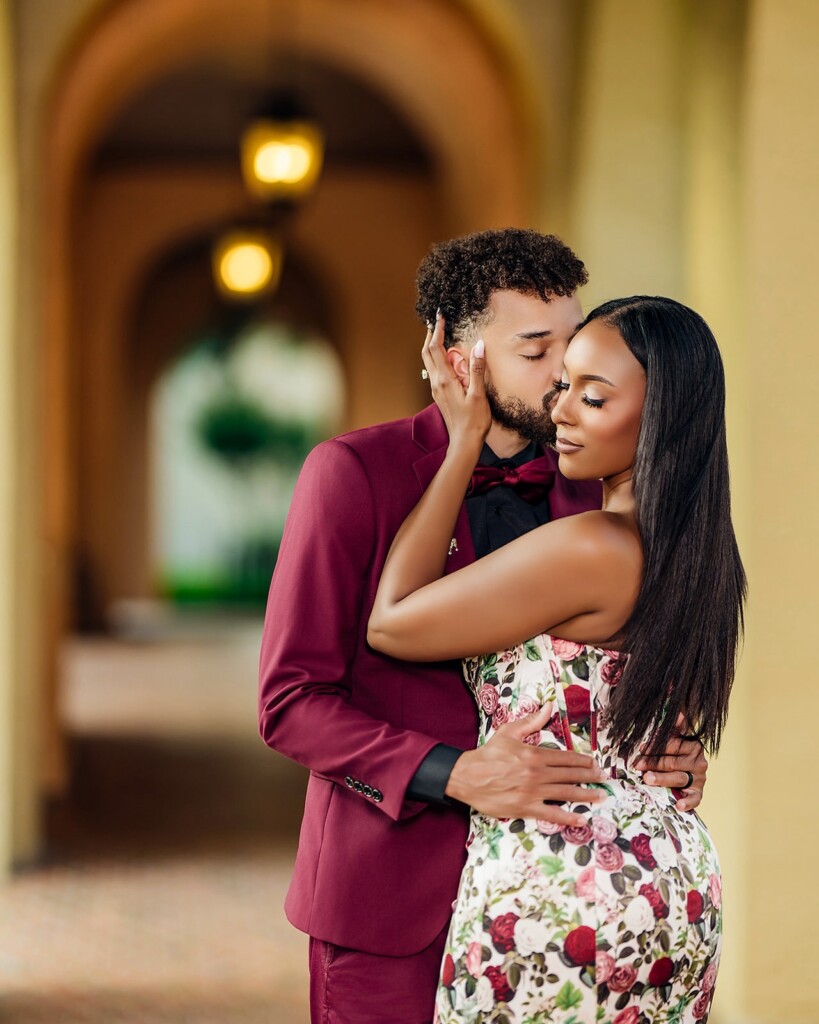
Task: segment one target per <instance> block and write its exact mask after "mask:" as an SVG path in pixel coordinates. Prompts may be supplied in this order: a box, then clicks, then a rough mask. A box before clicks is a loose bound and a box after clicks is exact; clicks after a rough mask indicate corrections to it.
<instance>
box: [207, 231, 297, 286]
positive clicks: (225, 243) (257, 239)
mask: <svg viewBox="0 0 819 1024" xmlns="http://www.w3.org/2000/svg"><path fill="white" fill-rule="evenodd" d="M213 262H214V272H215V277H216V283H217V285H218V286H219V288H220V289H221V290H222V291H223V292H225V293H226V294H228V295H231V296H234V297H237V298H243V297H244V298H250V297H252V296H255V295H258V294H259V293H261V292H264V291H266V290H267V289H268V288H271V287H273V286H274V285H275V284H276V282H277V280H278V276H279V272H280V270H281V253H280V252H279V251H278V250H277V249H276V248H274V246H273V244H272V243H271V241H270V240H269V239H267V238H266V237H264V236H263V235H260V234H259V235H254V234H251V233H245V232H242V233H233V234H231V235H229V236H227V237H226V238H223V239H221V240H220V241H219V243H218V244H217V246H216V249H215V251H214V261H213Z"/></svg>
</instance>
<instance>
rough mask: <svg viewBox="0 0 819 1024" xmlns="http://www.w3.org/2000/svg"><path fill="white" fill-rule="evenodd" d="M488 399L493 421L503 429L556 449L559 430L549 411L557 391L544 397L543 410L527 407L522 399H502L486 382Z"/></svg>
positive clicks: (542, 445)
mask: <svg viewBox="0 0 819 1024" xmlns="http://www.w3.org/2000/svg"><path fill="white" fill-rule="evenodd" d="M486 397H487V399H488V400H489V408H490V410H491V412H492V419H493V420H495V421H496V422H498V423H500V425H501V426H502V427H507V428H508V429H509V430H514V431H515V432H516V433H518V434H520V435H521V437H525V438H527V440H529V441H535V442H536V443H537V444H539V445H541V447H547V446H548V447H554V443H555V437H556V436H557V429H556V427H555V425H554V423H552V418H551V416H550V415H549V411H550V410H551V408H552V406H553V405H554V401H555V399H556V398H557V391H556V390H552V391H549V392H548V394H545V395H544V396H543V408H542V410H540V409H535V408H534V407H533V406H531V405H527V404H526V403H525V402H524V401H523V399H522V398H501V397H500V395H499V394H498V392H497V391H496V390H495V388H494V387H493V386H492V385H491V384H490V382H489V381H487V382H486Z"/></svg>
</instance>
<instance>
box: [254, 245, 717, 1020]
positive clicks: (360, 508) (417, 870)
mask: <svg viewBox="0 0 819 1024" xmlns="http://www.w3.org/2000/svg"><path fill="white" fill-rule="evenodd" d="M586 279H587V275H586V271H585V268H584V266H583V264H582V263H581V262H580V260H578V259H577V257H576V256H575V255H574V253H573V252H572V251H571V250H570V249H569V248H568V247H567V246H565V245H564V244H563V243H562V242H560V241H559V240H558V239H556V238H554V237H553V236H548V235H541V234H538V233H537V232H534V231H523V230H517V229H508V230H505V231H488V232H482V233H480V234H477V235H471V236H467V237H465V238H461V239H456V240H454V241H452V242H447V243H444V244H442V245H439V246H436V247H434V248H433V249H432V250H431V252H430V253H429V254H428V256H427V257H426V258H425V260H424V261H423V263H422V265H421V268H420V270H419V275H418V288H419V299H418V307H417V308H418V312H419V314H420V315H421V316H422V318H423V319H424V320H426V321H427V322H429V321H431V320H433V319H434V318H435V315H436V311H437V310H438V309H440V310H441V312H442V313H443V316H444V320H445V324H446V339H445V340H446V345H447V350H448V358H449V360H450V363H451V365H452V368H453V371H454V372H455V373H459V372H462V369H463V359H464V358H465V357H468V352H469V350H470V348H471V345H472V344H473V343H474V341H476V340H477V338H478V337H482V338H483V339H484V341H485V344H486V366H487V386H488V391H489V394H490V402H491V406H492V414H493V422H492V427H491V430H490V432H489V435H488V437H487V443H486V446H485V448H484V451H483V454H482V456H481V460H480V463H481V464H480V466H479V467H477V469H476V474H475V476H474V477H473V484H472V486H471V488H470V492H469V494H468V495H467V496H466V499H465V501H464V506H463V508H462V510H461V516H460V519H459V521H458V525H457V529H456V531H455V536H454V537H453V538H452V545H451V550H450V556H449V566H448V569H449V571H452V570H455V569H457V568H459V567H460V566H463V565H466V564H467V563H468V562H469V561H471V560H473V559H474V558H475V557H481V556H483V555H485V554H487V553H488V552H489V551H491V550H494V549H495V548H497V547H500V546H501V545H502V544H505V543H507V542H508V541H510V540H512V539H514V538H515V537H517V536H520V535H521V534H522V533H525V532H526V531H528V530H531V529H534V528H535V527H537V526H539V525H541V524H542V523H545V522H548V521H549V519H551V518H557V517H560V516H565V515H570V514H573V513H576V512H581V511H585V510H587V509H590V508H599V507H600V487H599V484H598V483H597V482H588V481H584V482H571V481H569V480H566V479H565V478H564V477H562V476H561V475H560V474H559V473H558V472H557V471H556V463H557V460H556V458H555V457H554V455H553V454H552V452H551V450H550V449H549V448H548V447H544V446H545V445H547V444H548V441H549V439H550V430H551V422H550V420H549V418H548V415H547V414H546V408H547V406H548V402H549V393H550V392H551V391H552V389H553V382H554V381H555V380H556V379H558V378H560V376H561V373H562V359H563V352H564V350H565V348H566V345H567V343H568V340H569V338H570V336H571V334H572V332H573V331H574V329H575V328H576V327H577V325H578V324H579V323H580V321H581V320H582V318H583V315H582V312H581V309H580V304H579V302H578V300H577V297H576V295H575V292H576V291H577V289H578V288H579V287H580V286H581V285H583V284H585V283H586ZM447 441H448V438H447V432H446V428H445V426H444V422H443V419H442V417H441V415H440V413H439V412H438V409H437V408H436V407H435V406H434V405H432V406H429V407H427V408H426V409H424V410H422V411H421V412H420V413H418V414H417V415H416V416H413V417H410V418H408V419H405V420H398V421H396V422H392V423H383V424H379V425H378V426H375V427H369V428H366V429H364V430H358V431H354V432H353V433H351V434H346V435H344V436H342V437H338V438H334V439H333V440H331V441H327V442H324V443H323V444H320V445H319V446H318V447H317V448H316V449H315V450H314V451H313V452H312V453H311V454H310V456H309V457H308V459H307V461H306V462H305V465H304V468H303V470H302V473H301V475H300V477H299V481H298V484H297V486H296V491H295V494H294V496H293V503H292V506H291V509H290V514H289V516H288V521H287V526H286V529H285V534H284V539H283V541H282V547H281V553H280V555H279V561H278V564H277V566H276V571H275V573H274V576H273V582H272V585H271V589H270V599H269V602H268V609H267V616H266V620H265V631H264V638H263V643H262V655H261V675H260V728H261V733H262V736H263V738H264V740H265V742H266V743H267V744H268V745H269V746H271V747H273V748H274V749H276V750H278V751H280V752H281V753H283V754H285V755H287V756H288V757H290V758H292V759H293V760H295V761H298V762H299V763H300V764H303V765H304V766H305V767H307V768H309V769H310V780H309V784H308V789H307V800H306V804H305V812H304V820H303V823H302V830H301V837H300V841H299V850H298V855H297V859H296V868H295V874H294V877H293V882H292V884H291V887H290V891H289V893H288V896H287V901H286V904H285V909H286V912H287V915H288V918H289V919H290V921H291V922H292V923H293V924H294V925H295V926H296V927H297V928H299V929H301V930H302V931H305V932H307V933H308V934H309V935H310V977H311V986H310V989H311V991H310V996H311V1019H312V1021H313V1024H429V1021H430V1020H431V1019H432V1013H433V1002H434V993H435V988H436V983H437V979H438V972H439V967H440V961H441V956H442V950H443V944H444V939H445V937H446V930H447V926H448V923H449V917H450V914H451V910H452V902H453V900H454V899H455V896H456V894H457V889H458V881H459V877H460V872H461V867H462V864H463V861H464V856H465V853H464V841H465V838H466V834H467V813H466V808H467V805H471V806H473V807H476V808H478V809H479V810H480V811H482V812H484V813H486V814H489V815H493V816H497V817H538V818H547V819H550V820H552V821H564V820H566V818H565V816H566V813H567V812H566V811H565V810H564V809H563V808H562V807H561V806H560V804H561V803H565V802H567V801H571V800H582V799H583V795H584V791H583V789H582V786H583V784H584V783H588V782H591V781H595V780H596V778H597V775H596V770H595V769H594V767H593V764H592V761H591V759H590V758H587V757H584V756H582V755H578V754H575V753H572V752H568V751H546V750H541V749H539V748H535V747H531V746H529V745H527V744H525V743H524V742H523V738H524V735H525V732H526V729H525V726H521V724H520V723H510V724H508V725H507V726H504V727H503V728H502V729H501V730H499V731H498V734H497V735H496V736H495V737H493V739H492V740H490V741H489V742H488V743H487V744H486V745H485V746H483V747H481V748H479V749H475V746H476V740H477V719H476V711H475V707H474V703H473V700H472V698H471V696H470V695H469V693H468V692H467V689H466V686H465V684H464V682H463V678H462V675H461V670H460V665H459V664H457V663H442V664H435V665H430V664H414V663H411V662H400V661H396V660H394V659H391V658H388V657H386V656H385V655H381V654H378V653H377V652H376V651H373V650H372V649H371V648H369V647H368V646H367V643H366V636H367V621H368V619H369V615H370V610H371V607H372V602H373V599H374V597H375V591H376V587H377V584H378V579H379V575H380V572H381V568H382V566H383V564H384V561H385V559H386V556H387V552H388V550H389V547H390V544H391V542H392V539H393V537H394V535H395V533H396V532H397V530H398V528H399V526H400V525H401V523H402V522H403V520H404V518H405V517H406V516H407V514H408V513H409V512H410V510H411V509H412V508H413V507H414V505H415V504H416V503H417V501H418V499H419V498H420V496H421V494H422V493H423V490H424V488H425V487H426V486H427V484H428V483H429V482H430V480H431V479H432V477H433V476H434V474H435V472H436V470H437V469H438V467H439V466H440V464H441V462H442V460H443V458H444V454H445V452H446V448H447ZM554 584H555V585H559V581H554ZM452 628H453V629H457V628H458V623H457V622H453V623H452ZM645 767H646V768H647V769H650V771H649V772H648V773H647V775H646V781H647V782H649V783H653V784H657V785H665V786H673V787H687V788H686V789H685V792H684V793H683V794H682V795H681V800H682V801H684V802H685V804H686V805H687V806H688V807H694V806H696V804H697V803H698V802H699V798H700V793H701V790H702V786H703V784H704V780H705V769H706V762H705V758H704V757H703V756H702V748H701V747H700V745H699V744H698V743H696V742H694V741H691V740H684V739H680V740H679V741H676V742H675V744H674V745H673V748H672V749H671V750H670V751H669V756H668V757H667V758H663V759H661V762H660V763H659V764H653V765H648V764H647V765H646V766H645Z"/></svg>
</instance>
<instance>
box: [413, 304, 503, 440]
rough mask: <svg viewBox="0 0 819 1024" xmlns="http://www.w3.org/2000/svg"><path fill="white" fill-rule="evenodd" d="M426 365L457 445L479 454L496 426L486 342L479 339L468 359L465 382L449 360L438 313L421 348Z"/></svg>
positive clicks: (442, 325) (432, 387) (432, 385)
mask: <svg viewBox="0 0 819 1024" xmlns="http://www.w3.org/2000/svg"><path fill="white" fill-rule="evenodd" d="M421 356H422V358H423V360H424V367H425V369H426V371H427V374H428V376H429V383H430V387H431V389H432V397H433V399H434V400H435V403H436V404H437V406H438V408H439V409H440V410H441V415H442V416H443V418H444V422H445V423H446V428H447V430H448V432H449V436H450V440H451V442H452V443H453V444H456V443H457V444H468V445H474V446H476V447H477V452H476V460H477V455H478V454H479V453H480V449H481V447H482V446H483V442H484V439H485V437H486V435H487V433H488V432H489V428H490V426H491V425H492V414H491V412H490V411H489V402H488V401H487V398H486V386H485V379H484V375H485V371H486V357H485V353H484V345H483V342H482V341H478V342H477V343H476V344H475V345H474V346H473V348H472V351H471V352H470V353H469V358H468V360H464V362H465V363H466V366H467V368H468V378H467V380H466V382H465V383H464V382H463V381H462V380H461V379H460V378H459V377H458V375H457V374H456V373H455V371H454V369H453V368H452V365H451V363H450V361H449V359H447V353H446V349H445V348H444V319H443V317H442V316H440V315H439V316H438V317H437V319H436V321H435V324H430V325H428V327H427V335H426V338H425V339H424V347H423V349H422V350H421Z"/></svg>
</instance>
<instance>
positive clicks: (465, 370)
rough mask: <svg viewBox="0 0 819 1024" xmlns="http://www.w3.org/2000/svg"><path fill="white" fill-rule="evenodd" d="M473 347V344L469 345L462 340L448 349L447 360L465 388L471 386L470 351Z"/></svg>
mask: <svg viewBox="0 0 819 1024" xmlns="http://www.w3.org/2000/svg"><path fill="white" fill-rule="evenodd" d="M471 348H472V346H471V345H469V346H467V345H465V344H464V343H463V342H461V343H460V344H458V345H453V346H452V348H448V349H447V350H446V359H447V362H448V363H449V365H450V366H451V367H452V372H453V373H454V374H455V376H456V377H457V378H458V380H459V381H460V382H461V384H463V386H464V387H465V388H467V387H469V352H470V350H471Z"/></svg>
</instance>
